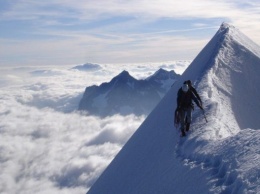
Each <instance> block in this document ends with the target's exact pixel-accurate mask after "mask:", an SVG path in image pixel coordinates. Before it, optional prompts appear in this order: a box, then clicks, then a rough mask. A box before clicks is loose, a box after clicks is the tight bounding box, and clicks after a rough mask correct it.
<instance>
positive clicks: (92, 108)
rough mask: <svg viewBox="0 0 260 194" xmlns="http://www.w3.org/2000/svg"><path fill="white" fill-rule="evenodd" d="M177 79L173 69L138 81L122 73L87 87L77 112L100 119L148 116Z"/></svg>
mask: <svg viewBox="0 0 260 194" xmlns="http://www.w3.org/2000/svg"><path fill="white" fill-rule="evenodd" d="M179 77H180V75H179V74H176V73H175V72H174V71H173V70H172V71H166V70H164V69H159V70H158V71H156V72H155V73H154V74H153V75H152V76H150V77H148V78H146V79H142V80H137V79H135V78H134V77H132V76H131V75H130V74H129V72H127V71H122V72H121V73H120V74H119V75H117V76H116V77H114V78H113V79H112V80H111V81H110V82H109V83H102V84H101V85H100V86H96V85H93V86H90V87H87V88H86V90H85V93H84V95H83V98H82V99H81V101H80V104H79V110H81V111H87V112H88V113H90V114H93V115H98V116H101V117H104V116H110V115H114V114H121V115H127V114H136V115H142V114H145V115H147V114H149V113H150V112H151V110H152V109H153V108H154V107H155V106H156V105H157V103H158V102H159V101H160V100H161V99H162V97H163V96H164V95H165V94H166V93H167V91H168V90H169V89H170V87H171V86H172V84H173V83H174V82H175V81H176V80H178V78H179Z"/></svg>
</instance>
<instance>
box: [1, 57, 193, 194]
mask: <svg viewBox="0 0 260 194" xmlns="http://www.w3.org/2000/svg"><path fill="white" fill-rule="evenodd" d="M189 64H190V61H176V62H168V63H158V64H127V65H111V64H105V65H97V64H94V65H93V64H85V65H84V66H82V67H81V66H80V68H72V67H74V66H71V67H69V66H66V67H47V66H46V67H10V68H7V67H5V68H4V67H2V68H1V77H0V88H1V90H0V193H3V194H7V193H8V194H13V193H24V194H27V193H50V194H51V193H55V194H56V193H60V194H64V193H74V194H77V193H85V192H86V191H87V190H88V189H89V188H90V187H91V185H92V184H93V183H94V182H95V180H96V179H97V178H98V177H99V175H100V174H101V173H102V172H103V170H104V169H105V168H106V166H107V165H108V164H109V163H110V162H111V160H112V159H113V158H114V157H115V155H116V154H117V153H118V151H119V150H120V149H121V148H122V146H123V145H124V144H125V143H126V141H127V140H128V139H129V138H130V137H131V135H132V134H133V133H134V132H135V130H136V129H137V128H138V127H139V126H140V124H141V123H142V122H143V121H144V119H145V118H146V116H147V115H143V116H139V117H138V116H135V115H128V116H121V115H114V116H110V117H106V118H99V117H97V116H92V115H89V114H88V113H82V112H78V111H77V108H78V104H79V101H80V99H81V98H82V95H83V93H84V90H85V88H86V87H87V86H91V85H93V84H96V85H99V84H101V83H102V82H109V81H110V80H111V79H112V78H113V77H114V76H116V75H117V74H118V73H120V72H121V71H122V70H127V71H129V72H130V74H131V75H132V76H134V77H135V78H137V79H143V78H146V77H148V76H149V75H151V74H153V73H154V72H155V71H156V70H158V69H159V68H161V67H162V68H164V69H166V70H172V69H174V70H175V71H176V72H177V73H182V72H183V71H184V70H185V69H186V67H187V66H188V65H189Z"/></svg>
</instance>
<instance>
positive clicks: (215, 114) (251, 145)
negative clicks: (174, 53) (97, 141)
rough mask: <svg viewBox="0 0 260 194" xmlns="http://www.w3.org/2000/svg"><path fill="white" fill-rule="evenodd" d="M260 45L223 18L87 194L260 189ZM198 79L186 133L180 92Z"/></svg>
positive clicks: (235, 192)
mask: <svg viewBox="0 0 260 194" xmlns="http://www.w3.org/2000/svg"><path fill="white" fill-rule="evenodd" d="M259 74H260V47H259V46H258V45H256V44H255V43H253V42H252V41H251V40H249V39H248V38H247V37H246V36H245V35H243V34H242V33H241V32H240V31H239V30H238V29H236V28H235V27H233V26H231V25H229V24H226V23H223V24H222V25H221V26H220V29H219V30H218V31H217V33H216V34H215V36H214V37H213V38H212V39H211V40H210V42H209V43H208V44H207V45H206V46H205V48H204V49H203V50H202V51H201V52H200V53H199V54H198V56H197V57H196V58H195V59H194V61H193V62H192V63H191V65H190V66H189V67H188V69H187V70H186V71H185V72H184V73H183V75H182V76H181V78H180V81H179V82H178V83H175V84H174V86H173V87H172V88H171V90H170V91H169V92H168V93H167V95H166V96H165V97H164V98H163V99H162V101H161V102H160V103H159V104H158V105H157V107H156V108H155V109H154V110H153V111H152V113H151V114H150V115H149V116H148V117H147V119H146V120H145V121H144V122H143V123H142V125H141V126H140V128H139V129H138V130H137V131H136V132H135V133H134V135H133V136H132V137H131V138H130V139H129V141H128V142H127V143H126V144H125V146H124V147H123V148H122V150H121V151H120V152H119V154H118V155H117V156H116V157H115V159H114V160H113V161H112V162H111V164H110V165H109V166H108V167H107V169H106V170H105V171H104V172H103V174H102V175H101V176H100V178H99V179H98V180H97V181H96V183H95V184H94V185H93V186H92V187H91V189H90V190H89V191H88V194H96V193H97V194H111V193H113V194H122V193H124V194H138V193H140V194H153V193H154V194H158V193H160V194H162V193H163V194H172V193H178V194H190V193H192V194H208V193H222V194H224V193H225V194H232V193H233V194H240V193H250V194H251V193H260V146H259V145H260V130H259V129H260V120H259V112H260V111H259V110H260V103H259V99H260V86H259V83H260V76H259ZM187 79H191V80H193V82H194V85H195V87H196V88H197V90H198V92H199V94H200V95H201V97H202V100H203V102H204V107H205V112H206V115H207V119H208V122H207V123H206V122H205V120H204V117H203V114H202V113H201V111H200V110H198V108H196V109H195V111H194V114H193V122H192V125H191V128H192V131H191V133H189V134H188V136H187V137H185V138H180V137H179V132H178V130H176V129H175V128H174V125H173V114H174V110H175V107H176V93H177V90H178V89H179V88H180V86H181V84H182V82H183V81H184V80H187Z"/></svg>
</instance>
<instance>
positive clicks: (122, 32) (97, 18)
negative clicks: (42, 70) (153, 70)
mask: <svg viewBox="0 0 260 194" xmlns="http://www.w3.org/2000/svg"><path fill="white" fill-rule="evenodd" d="M9 5H10V7H8V9H5V10H3V13H2V17H1V21H9V20H11V21H21V20H23V21H25V23H26V24H27V25H30V28H29V29H28V28H26V26H27V25H25V27H24V29H23V28H19V30H22V33H19V36H18V35H17V37H20V35H21V34H26V35H27V36H32V37H33V36H36V37H38V38H34V40H31V39H26V40H14V39H10V40H8V39H6V38H3V39H2V40H1V42H0V43H1V44H0V45H4V47H3V48H2V49H1V48H0V49H1V50H2V52H1V57H0V58H1V61H0V62H1V65H5V64H14V63H19V64H23V65H24V64H31V65H32V64H38V65H39V64H41V65H44V64H46V63H48V64H53V65H54V64H67V65H68V64H73V63H74V64H75V63H84V61H85V60H86V59H88V60H91V61H94V62H96V63H115V62H117V63H122V62H124V63H125V62H147V61H153V62H156V61H166V60H179V59H188V60H191V59H193V58H194V57H195V56H196V54H197V53H198V52H199V51H200V50H201V49H202V48H203V46H205V43H206V42H207V41H208V40H209V39H210V38H211V36H213V31H212V30H210V29H209V28H213V29H214V28H216V30H217V27H216V26H219V25H220V23H221V22H223V21H227V22H230V23H231V24H233V25H235V26H236V27H237V28H239V29H241V31H242V32H245V34H247V35H248V36H249V37H250V38H252V39H253V40H254V41H256V42H257V43H260V39H259V36H258V35H257V34H258V33H256V32H258V31H259V30H260V27H259V26H260V25H259V21H260V14H259V7H260V4H259V2H258V1H247V2H243V3H241V2H240V1H235V0H233V1H227V0H221V1H209V0H198V1H191V0H184V1H181V2H172V1H166V0H160V1H147V0H142V1H137V0H134V1H121V0H111V1H104V0H100V1H77V2H72V1H69V0H62V1H61V0H55V1H49V0H48V1H39V2H32V1H26V0H24V1H16V2H13V3H9ZM162 18H163V19H166V18H167V19H168V20H172V21H173V22H172V25H169V26H168V27H167V29H166V28H160V24H159V23H158V21H159V20H160V19H162ZM174 21H178V25H177V27H175V25H174V23H175V22H174ZM186 21H189V22H188V23H190V24H187V25H184V26H182V27H179V23H183V24H185V22H186ZM29 23H30V24H29ZM147 25H148V26H152V28H150V29H146V28H145V27H146V26H147ZM192 26H194V28H193V29H191V27H192ZM198 26H200V27H201V26H203V28H202V27H201V28H200V29H198ZM27 27H28V26H27ZM176 28H177V30H176ZM32 29H33V30H32ZM158 29H161V30H158ZM207 29H208V30H207ZM190 30H193V31H190ZM206 30H207V31H210V32H208V33H206ZM188 31H190V33H188ZM14 32H15V31H13V33H14ZM183 32H186V33H187V34H185V33H183ZM210 33H212V34H210ZM194 34H200V35H199V36H197V37H195V36H194ZM202 34H203V35H202ZM205 34H206V35H205ZM42 37H44V40H43V39H41V38H42ZM177 39H178V41H177V42H175V41H176V40H177ZM187 42H190V45H192V47H193V48H192V49H190V47H187V46H186V45H187V44H186V43H187ZM150 44H152V45H150ZM187 48H188V49H189V50H187ZM14 56H15V57H14ZM149 59H150V60H149ZM17 61H19V62H17Z"/></svg>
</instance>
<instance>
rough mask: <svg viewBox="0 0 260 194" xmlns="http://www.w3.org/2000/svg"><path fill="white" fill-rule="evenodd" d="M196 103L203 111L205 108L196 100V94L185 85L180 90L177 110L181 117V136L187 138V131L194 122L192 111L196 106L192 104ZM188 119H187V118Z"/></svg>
mask: <svg viewBox="0 0 260 194" xmlns="http://www.w3.org/2000/svg"><path fill="white" fill-rule="evenodd" d="M193 101H194V102H195V103H196V104H197V106H198V107H199V108H200V109H201V110H203V107H202V105H201V103H200V101H199V100H198V99H197V98H196V96H195V94H194V93H193V92H192V90H191V89H190V87H189V86H188V84H187V83H184V84H183V86H182V87H181V88H180V89H179V91H178V94H177V109H176V111H177V112H178V114H179V115H180V124H181V135H182V136H185V135H186V133H185V131H186V132H187V131H189V129H190V123H191V120H192V110H193V109H194V105H193V103H192V102H193ZM186 117H187V118H186Z"/></svg>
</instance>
